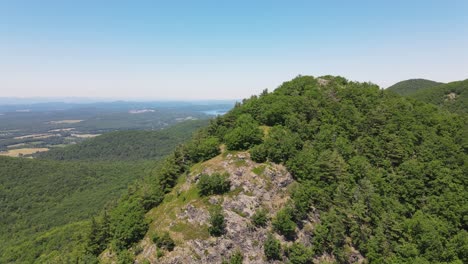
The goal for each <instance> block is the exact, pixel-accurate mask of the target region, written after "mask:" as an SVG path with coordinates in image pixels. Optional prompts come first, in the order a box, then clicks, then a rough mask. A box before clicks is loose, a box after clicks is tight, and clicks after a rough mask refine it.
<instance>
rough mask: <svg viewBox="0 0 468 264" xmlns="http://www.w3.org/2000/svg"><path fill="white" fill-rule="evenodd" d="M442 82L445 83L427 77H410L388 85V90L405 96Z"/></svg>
mask: <svg viewBox="0 0 468 264" xmlns="http://www.w3.org/2000/svg"><path fill="white" fill-rule="evenodd" d="M441 84H443V83H440V82H435V81H431V80H426V79H410V80H405V81H401V82H398V83H396V84H394V85H392V86H390V87H388V88H387V90H388V91H392V92H395V93H397V94H400V95H403V96H405V95H410V94H412V93H415V92H417V91H419V90H424V89H427V88H431V87H434V86H438V85H441Z"/></svg>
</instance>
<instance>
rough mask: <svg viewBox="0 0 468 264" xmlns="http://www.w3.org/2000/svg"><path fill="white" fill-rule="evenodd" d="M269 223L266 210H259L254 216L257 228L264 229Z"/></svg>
mask: <svg viewBox="0 0 468 264" xmlns="http://www.w3.org/2000/svg"><path fill="white" fill-rule="evenodd" d="M267 222H268V215H267V211H266V210H265V209H259V210H257V211H255V213H254V214H253V215H252V223H253V224H254V225H255V226H257V227H264V226H266V224H267Z"/></svg>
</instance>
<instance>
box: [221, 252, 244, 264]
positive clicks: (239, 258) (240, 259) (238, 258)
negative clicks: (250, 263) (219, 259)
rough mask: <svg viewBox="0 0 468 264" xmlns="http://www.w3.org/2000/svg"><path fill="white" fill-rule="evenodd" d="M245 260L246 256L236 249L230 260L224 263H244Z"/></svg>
mask: <svg viewBox="0 0 468 264" xmlns="http://www.w3.org/2000/svg"><path fill="white" fill-rule="evenodd" d="M243 261H244V256H242V253H241V252H240V251H239V250H236V251H235V252H234V253H233V254H232V255H231V257H230V258H229V261H224V262H223V263H226V264H242V262H243Z"/></svg>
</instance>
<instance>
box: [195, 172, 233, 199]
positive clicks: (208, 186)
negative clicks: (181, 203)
mask: <svg viewBox="0 0 468 264" xmlns="http://www.w3.org/2000/svg"><path fill="white" fill-rule="evenodd" d="M197 187H198V189H199V191H200V195H202V196H208V195H213V194H223V193H226V192H228V191H229V188H230V187H231V183H230V181H229V174H220V173H213V174H211V175H208V174H202V175H201V176H200V179H199V180H198V183H197Z"/></svg>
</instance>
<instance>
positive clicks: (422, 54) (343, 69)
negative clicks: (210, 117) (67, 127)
mask: <svg viewBox="0 0 468 264" xmlns="http://www.w3.org/2000/svg"><path fill="white" fill-rule="evenodd" d="M298 74H303V75H314V76H319V75H325V74H333V75H342V76H344V77H346V78H348V79H352V80H357V81H371V82H374V83H376V84H379V85H381V86H382V87H387V86H389V85H391V84H393V83H394V82H397V81H400V80H403V79H408V78H428V79H434V80H437V81H444V82H447V81H453V80H460V79H466V78H468V1H450V0H446V1H442V0H440V1H430V0H426V1H416V0H414V1H410V0H408V1H395V0H392V1H377V0H375V1H359V0H357V1H345V0H343V1H238V0H236V1H220V0H218V1H195V0H194V1H156V0H155V1H130V0H129V1H118V0H114V1H104V0H93V1H87V0H79V1H67V0H57V1H48V0H40V1H39V0H31V1H22V0H10V1H2V0H0V96H22V97H29V96H80V97H83V96H85V97H114V98H128V99H135V98H139V99H226V98H243V97H247V96H250V95H251V94H257V93H259V92H261V91H262V90H263V89H264V88H269V89H274V88H275V87H277V86H278V85H279V84H281V82H283V81H286V80H289V79H291V78H293V77H294V76H296V75H298Z"/></svg>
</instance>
